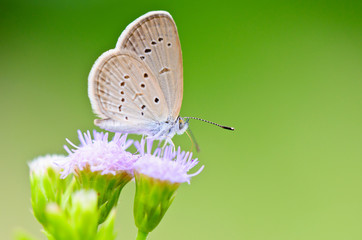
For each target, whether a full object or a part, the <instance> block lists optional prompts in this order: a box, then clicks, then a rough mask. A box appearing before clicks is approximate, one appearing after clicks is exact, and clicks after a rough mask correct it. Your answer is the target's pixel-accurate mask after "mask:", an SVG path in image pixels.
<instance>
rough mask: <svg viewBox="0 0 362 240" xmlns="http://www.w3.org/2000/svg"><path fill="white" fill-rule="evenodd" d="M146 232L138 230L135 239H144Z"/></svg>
mask: <svg viewBox="0 0 362 240" xmlns="http://www.w3.org/2000/svg"><path fill="white" fill-rule="evenodd" d="M147 235H148V233H145V232H142V231H141V230H138V234H137V238H136V240H146V239H147Z"/></svg>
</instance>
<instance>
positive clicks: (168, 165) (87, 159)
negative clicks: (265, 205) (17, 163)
mask: <svg viewBox="0 0 362 240" xmlns="http://www.w3.org/2000/svg"><path fill="white" fill-rule="evenodd" d="M78 138H79V141H80V144H79V146H77V145H75V144H74V143H72V142H71V141H70V140H68V139H66V140H67V142H68V143H69V145H71V146H72V148H69V147H68V146H64V148H65V150H66V151H67V153H68V156H58V155H53V156H50V155H49V156H46V157H41V158H38V159H36V160H34V161H33V162H31V163H30V164H29V166H30V179H31V190H32V206H33V212H34V215H35V216H36V218H37V219H38V221H39V222H40V223H41V224H42V225H43V227H44V232H45V233H46V235H47V236H48V238H49V239H67V238H68V239H69V237H71V238H73V239H74V238H77V239H114V234H113V225H114V224H113V223H114V215H115V210H114V209H115V208H116V206H117V203H118V199H119V196H120V193H121V190H122V189H123V187H124V186H125V185H126V184H127V183H128V182H130V181H131V180H132V179H133V178H134V179H135V185H136V193H135V199H134V219H135V224H136V226H137V227H138V235H137V239H146V238H147V236H148V234H149V233H150V232H151V231H152V230H153V229H154V228H155V227H156V226H157V225H158V224H159V222H160V221H161V219H162V218H163V216H164V214H165V213H166V211H167V209H168V208H169V206H170V205H171V203H172V201H173V199H174V197H175V191H176V190H177V189H178V187H179V186H180V184H181V183H184V182H187V183H189V184H190V179H191V177H193V176H196V175H198V174H199V173H200V172H201V171H202V170H203V168H204V166H202V167H200V168H199V169H198V170H197V171H196V172H195V173H192V174H189V171H190V170H191V169H193V168H194V167H195V166H196V165H197V164H198V163H199V162H198V160H197V159H193V158H192V153H190V152H185V151H181V148H180V147H178V148H177V150H176V149H175V148H174V146H164V147H163V148H160V147H156V148H154V149H153V141H152V140H145V139H142V140H141V141H140V142H139V141H136V142H134V141H133V140H129V139H128V140H127V134H120V133H116V134H115V135H114V137H113V138H112V139H111V140H108V133H103V132H96V131H93V136H92V135H91V133H90V132H89V131H87V132H86V133H82V132H81V131H78ZM132 145H134V146H135V147H136V149H137V152H136V153H131V152H129V151H127V149H128V148H129V147H130V146H132ZM84 214H85V215H84ZM75 219H82V221H83V222H82V223H79V222H74V221H76V220H75ZM69 224H71V225H69ZM61 229H66V230H61ZM62 234H63V235H64V236H63V237H62V236H61V235H62ZM84 236H88V237H89V238H88V237H87V238H84ZM105 236H107V238H103V237H105Z"/></svg>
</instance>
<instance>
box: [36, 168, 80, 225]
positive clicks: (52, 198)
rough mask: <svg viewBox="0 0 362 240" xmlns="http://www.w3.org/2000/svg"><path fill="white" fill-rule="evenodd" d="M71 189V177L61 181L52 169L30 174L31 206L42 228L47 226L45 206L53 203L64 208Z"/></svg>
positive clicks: (72, 184) (72, 182) (57, 172)
mask: <svg viewBox="0 0 362 240" xmlns="http://www.w3.org/2000/svg"><path fill="white" fill-rule="evenodd" d="M73 187H74V179H73V176H72V175H70V176H68V177H66V178H65V179H61V178H60V173H59V171H58V170H56V169H54V168H52V167H48V168H47V169H44V172H41V171H40V172H32V173H31V174H30V188H31V205H32V208H33V213H34V216H35V217H36V219H37V220H38V221H39V222H40V223H41V224H42V225H43V226H46V224H47V220H46V216H45V209H46V206H47V204H48V203H50V202H53V203H56V204H58V205H61V206H63V207H65V205H66V204H67V203H68V201H69V196H70V194H71V192H72V191H73V190H74V188H73ZM64 193H67V194H64ZM63 209H64V208H63Z"/></svg>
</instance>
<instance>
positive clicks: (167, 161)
mask: <svg viewBox="0 0 362 240" xmlns="http://www.w3.org/2000/svg"><path fill="white" fill-rule="evenodd" d="M145 145H146V141H145V140H144V139H142V140H141V142H135V146H136V148H137V150H138V151H139V152H140V155H141V157H140V158H139V159H138V160H137V162H136V163H135V165H134V169H135V171H136V172H138V173H141V174H144V175H147V176H149V177H151V178H155V179H158V180H161V181H170V182H172V183H183V182H187V183H190V179H191V177H193V176H196V175H198V174H199V173H200V172H201V171H202V170H203V168H204V166H202V167H201V168H200V169H199V170H198V171H197V172H195V173H193V174H188V172H189V170H191V169H192V168H193V167H195V166H196V165H197V164H198V163H199V162H198V160H197V158H196V159H192V153H190V152H185V151H181V148H180V147H178V149H177V151H176V150H174V147H173V146H166V147H165V149H164V151H163V152H162V150H161V148H156V150H155V151H154V152H153V153H152V145H153V141H152V140H148V141H147V149H146V151H145Z"/></svg>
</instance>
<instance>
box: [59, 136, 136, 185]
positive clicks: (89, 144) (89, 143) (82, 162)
mask: <svg viewBox="0 0 362 240" xmlns="http://www.w3.org/2000/svg"><path fill="white" fill-rule="evenodd" d="M78 137H79V140H80V146H79V147H78V146H76V145H74V144H73V143H72V142H71V141H69V140H68V139H66V140H67V142H68V143H69V144H70V145H71V146H73V147H74V149H69V148H68V147H67V146H64V148H65V150H66V151H67V152H68V153H69V156H68V157H66V158H65V161H62V162H58V165H59V166H60V167H61V168H62V169H63V171H62V173H61V174H62V175H61V177H62V178H65V177H66V176H67V175H68V174H70V173H72V172H73V171H74V170H77V171H78V170H79V171H82V170H88V169H89V170H90V171H91V172H100V174H101V175H105V174H112V175H115V174H117V173H119V172H127V173H129V174H131V175H132V174H133V165H134V163H135V161H136V160H137V159H138V156H135V155H133V154H131V153H129V152H127V151H126V149H127V148H128V147H129V146H131V145H132V143H133V140H127V134H124V135H122V134H120V133H116V134H115V135H114V137H113V139H112V140H111V141H108V133H103V132H100V133H99V132H97V131H95V130H94V131H93V139H92V136H91V134H90V132H89V131H87V132H86V133H83V134H82V132H81V131H80V130H78Z"/></svg>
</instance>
